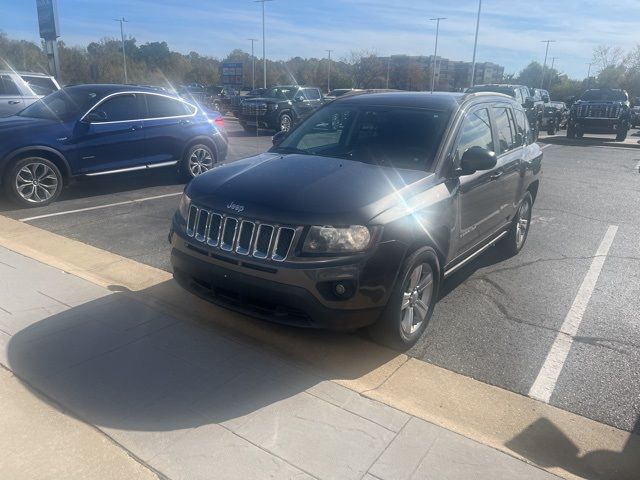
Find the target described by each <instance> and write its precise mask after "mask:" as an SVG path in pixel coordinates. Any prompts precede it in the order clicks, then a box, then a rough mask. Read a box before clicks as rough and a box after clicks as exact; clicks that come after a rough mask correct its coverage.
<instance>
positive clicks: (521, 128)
mask: <svg viewBox="0 0 640 480" xmlns="http://www.w3.org/2000/svg"><path fill="white" fill-rule="evenodd" d="M515 115H516V125H517V127H518V133H520V134H521V135H522V138H523V139H525V140H526V142H525V143H531V142H532V141H533V139H532V137H531V129H530V128H529V122H528V121H527V116H526V115H525V114H524V112H523V111H522V110H516V111H515Z"/></svg>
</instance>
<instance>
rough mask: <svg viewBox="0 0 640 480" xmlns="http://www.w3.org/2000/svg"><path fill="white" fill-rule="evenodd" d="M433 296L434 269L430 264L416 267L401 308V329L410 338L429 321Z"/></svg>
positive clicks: (405, 290) (406, 288) (409, 280)
mask: <svg viewBox="0 0 640 480" xmlns="http://www.w3.org/2000/svg"><path fill="white" fill-rule="evenodd" d="M432 296H433V269H432V268H431V265H430V264H429V263H426V262H425V263H421V264H420V265H418V266H416V267H415V268H414V269H413V271H412V272H411V275H410V276H409V279H408V282H407V285H406V287H405V289H404V293H403V296H402V304H401V306H400V315H401V318H400V327H401V328H402V331H403V332H404V334H405V335H407V336H410V335H411V334H413V333H414V332H415V331H417V330H419V329H420V327H421V326H422V324H423V323H424V322H425V321H426V320H427V315H428V314H429V305H431V297H432Z"/></svg>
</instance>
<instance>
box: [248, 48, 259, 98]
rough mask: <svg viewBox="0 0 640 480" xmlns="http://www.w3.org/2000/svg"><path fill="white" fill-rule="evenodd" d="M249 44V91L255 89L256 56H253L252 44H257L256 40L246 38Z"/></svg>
mask: <svg viewBox="0 0 640 480" xmlns="http://www.w3.org/2000/svg"><path fill="white" fill-rule="evenodd" d="M247 40H249V41H250V42H251V89H252V90H255V89H256V56H255V55H254V54H253V43H254V42H257V41H258V39H257V38H247Z"/></svg>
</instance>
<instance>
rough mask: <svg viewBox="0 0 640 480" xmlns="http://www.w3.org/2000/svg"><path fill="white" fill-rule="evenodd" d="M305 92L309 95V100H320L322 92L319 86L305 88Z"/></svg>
mask: <svg viewBox="0 0 640 480" xmlns="http://www.w3.org/2000/svg"><path fill="white" fill-rule="evenodd" d="M304 94H305V95H306V97H307V100H320V92H319V91H318V89H317V88H305V89H304Z"/></svg>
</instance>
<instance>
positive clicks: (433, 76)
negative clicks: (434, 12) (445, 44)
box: [429, 17, 446, 93]
mask: <svg viewBox="0 0 640 480" xmlns="http://www.w3.org/2000/svg"><path fill="white" fill-rule="evenodd" d="M429 20H431V21H435V22H436V46H435V48H434V50H433V62H432V68H431V93H433V89H434V88H435V86H436V63H437V59H438V34H439V33H440V20H446V17H436V18H430V19H429Z"/></svg>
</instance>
